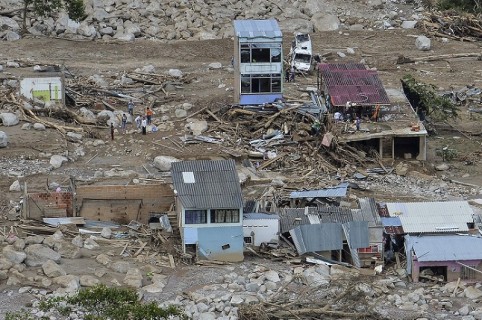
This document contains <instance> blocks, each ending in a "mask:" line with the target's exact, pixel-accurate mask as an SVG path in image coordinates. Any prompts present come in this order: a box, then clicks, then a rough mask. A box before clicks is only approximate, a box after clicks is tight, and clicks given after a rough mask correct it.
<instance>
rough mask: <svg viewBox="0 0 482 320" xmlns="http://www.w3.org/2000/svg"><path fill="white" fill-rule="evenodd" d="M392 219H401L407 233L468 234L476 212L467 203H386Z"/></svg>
mask: <svg viewBox="0 0 482 320" xmlns="http://www.w3.org/2000/svg"><path fill="white" fill-rule="evenodd" d="M386 207H387V210H388V213H389V215H390V217H399V218H400V222H401V224H402V227H403V230H404V232H406V233H443V232H445V233H447V232H452V233H453V232H467V231H469V228H468V226H467V223H473V222H474V217H473V215H474V212H473V211H472V208H471V207H470V205H469V203H468V202H467V201H440V202H405V203H399V202H394V203H386Z"/></svg>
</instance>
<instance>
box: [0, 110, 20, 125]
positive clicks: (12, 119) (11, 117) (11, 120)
mask: <svg viewBox="0 0 482 320" xmlns="http://www.w3.org/2000/svg"><path fill="white" fill-rule="evenodd" d="M0 119H1V120H2V124H3V125H4V126H5V127H11V126H15V125H17V124H18V122H19V120H18V117H17V115H16V114H15V113H11V112H3V113H0Z"/></svg>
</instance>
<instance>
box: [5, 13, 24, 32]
mask: <svg viewBox="0 0 482 320" xmlns="http://www.w3.org/2000/svg"><path fill="white" fill-rule="evenodd" d="M7 29H10V30H20V26H19V25H18V23H17V21H15V20H13V19H12V18H9V17H2V16H0V31H2V30H7Z"/></svg>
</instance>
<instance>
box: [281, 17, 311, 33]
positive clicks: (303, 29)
mask: <svg viewBox="0 0 482 320" xmlns="http://www.w3.org/2000/svg"><path fill="white" fill-rule="evenodd" d="M279 27H280V29H281V30H282V31H283V32H284V33H295V32H300V33H311V32H313V23H312V22H311V21H309V20H305V19H287V20H283V21H281V22H280V23H279Z"/></svg>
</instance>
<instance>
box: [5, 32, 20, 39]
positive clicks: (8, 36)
mask: <svg viewBox="0 0 482 320" xmlns="http://www.w3.org/2000/svg"><path fill="white" fill-rule="evenodd" d="M20 38H21V37H20V35H19V34H18V33H16V32H14V31H7V33H6V34H5V40H7V41H17V40H20Z"/></svg>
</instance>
